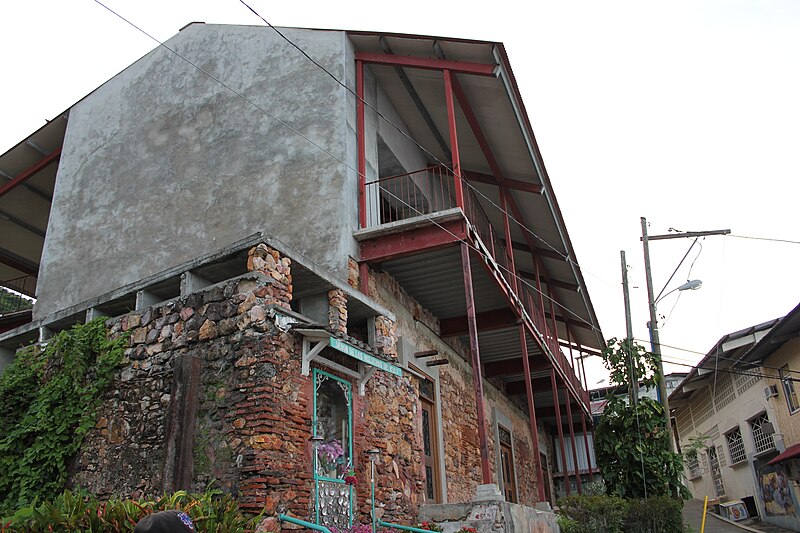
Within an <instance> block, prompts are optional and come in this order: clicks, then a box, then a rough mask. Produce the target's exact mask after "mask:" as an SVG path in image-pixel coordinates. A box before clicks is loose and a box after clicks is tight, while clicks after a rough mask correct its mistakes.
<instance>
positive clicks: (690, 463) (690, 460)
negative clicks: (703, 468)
mask: <svg viewBox="0 0 800 533" xmlns="http://www.w3.org/2000/svg"><path fill="white" fill-rule="evenodd" d="M686 468H687V469H689V479H697V478H699V477H700V476H701V475H702V473H701V472H700V461H698V460H697V453H696V452H695V453H694V454H693V455H690V456H688V457H686Z"/></svg>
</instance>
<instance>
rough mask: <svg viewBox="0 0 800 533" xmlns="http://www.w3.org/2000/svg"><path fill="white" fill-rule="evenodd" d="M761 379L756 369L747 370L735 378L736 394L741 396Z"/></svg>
mask: <svg viewBox="0 0 800 533" xmlns="http://www.w3.org/2000/svg"><path fill="white" fill-rule="evenodd" d="M759 379H761V375H760V374H759V372H758V369H757V368H756V369H753V370H748V371H745V372H742V373H741V374H739V375H737V376H736V392H737V393H738V394H742V393H743V392H744V391H746V390H747V389H749V388H750V387H752V386H753V385H755V383H756V381H758V380H759Z"/></svg>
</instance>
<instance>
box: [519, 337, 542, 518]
mask: <svg viewBox="0 0 800 533" xmlns="http://www.w3.org/2000/svg"><path fill="white" fill-rule="evenodd" d="M519 346H520V349H521V350H522V366H523V368H524V370H525V397H526V399H527V400H528V422H529V424H530V430H531V442H532V443H533V457H534V459H533V461H534V464H535V465H536V488H537V489H538V492H539V501H540V502H543V501H544V474H542V460H541V456H540V455H539V427H538V425H537V424H536V405H535V404H534V402H533V383H531V366H530V362H529V361H528V341H527V339H526V338H525V324H520V325H519Z"/></svg>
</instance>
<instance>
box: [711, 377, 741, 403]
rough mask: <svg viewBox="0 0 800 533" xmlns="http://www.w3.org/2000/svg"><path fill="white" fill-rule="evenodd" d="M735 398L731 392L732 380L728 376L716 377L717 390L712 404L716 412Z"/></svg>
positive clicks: (734, 394)
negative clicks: (715, 407)
mask: <svg viewBox="0 0 800 533" xmlns="http://www.w3.org/2000/svg"><path fill="white" fill-rule="evenodd" d="M734 398H736V393H735V392H734V390H733V380H732V379H731V375H730V374H722V375H719V374H718V375H717V390H716V394H715V395H714V402H715V403H716V406H717V410H720V409H722V408H723V407H725V406H726V405H728V404H729V403H731V402H732V401H733V400H734Z"/></svg>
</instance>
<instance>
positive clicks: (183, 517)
mask: <svg viewBox="0 0 800 533" xmlns="http://www.w3.org/2000/svg"><path fill="white" fill-rule="evenodd" d="M194 530H195V529H194V524H192V519H191V518H189V515H187V514H186V513H184V512H183V511H160V512H158V513H153V514H149V515H147V516H145V517H144V518H142V519H141V520H139V523H138V524H136V528H135V529H134V530H133V533H185V532H192V531H194Z"/></svg>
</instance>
